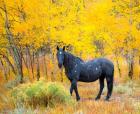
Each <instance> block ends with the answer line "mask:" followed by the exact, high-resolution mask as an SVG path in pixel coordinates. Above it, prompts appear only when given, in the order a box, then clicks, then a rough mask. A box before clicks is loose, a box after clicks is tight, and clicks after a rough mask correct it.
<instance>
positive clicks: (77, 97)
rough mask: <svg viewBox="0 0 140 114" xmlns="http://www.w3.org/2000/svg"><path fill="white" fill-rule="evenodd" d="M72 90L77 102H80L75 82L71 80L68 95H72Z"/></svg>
mask: <svg viewBox="0 0 140 114" xmlns="http://www.w3.org/2000/svg"><path fill="white" fill-rule="evenodd" d="M73 90H74V91H75V94H76V100H77V101H79V100H80V96H79V93H78V89H77V80H75V79H74V80H72V82H71V88H70V93H71V94H72V92H73Z"/></svg>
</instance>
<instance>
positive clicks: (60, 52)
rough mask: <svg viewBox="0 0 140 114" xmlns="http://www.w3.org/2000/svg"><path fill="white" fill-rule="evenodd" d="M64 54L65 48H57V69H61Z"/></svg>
mask: <svg viewBox="0 0 140 114" xmlns="http://www.w3.org/2000/svg"><path fill="white" fill-rule="evenodd" d="M64 52H65V46H64V47H63V48H59V47H58V46H57V61H58V66H59V68H61V67H62V65H63V62H64Z"/></svg>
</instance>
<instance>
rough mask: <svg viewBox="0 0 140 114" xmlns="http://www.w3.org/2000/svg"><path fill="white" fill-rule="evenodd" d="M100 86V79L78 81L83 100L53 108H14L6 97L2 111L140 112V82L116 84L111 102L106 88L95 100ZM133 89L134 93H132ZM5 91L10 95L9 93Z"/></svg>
mask: <svg viewBox="0 0 140 114" xmlns="http://www.w3.org/2000/svg"><path fill="white" fill-rule="evenodd" d="M64 86H65V87H66V88H67V90H69V84H66V83H64ZM98 86H99V85H98V81H97V82H95V83H78V89H79V94H80V96H81V100H80V101H79V102H76V103H75V104H74V105H73V106H69V105H62V104H57V105H56V106H55V107H53V108H50V107H46V108H44V107H37V108H36V109H31V108H29V109H27V108H24V107H22V108H18V109H13V107H12V106H10V105H8V100H9V99H8V97H4V98H5V100H4V99H3V100H2V102H3V103H1V104H2V105H1V112H4V110H5V111H8V112H11V113H13V114H19V113H21V114H140V103H139V102H140V84H135V82H127V83H117V84H115V86H114V91H113V95H112V97H111V99H110V101H109V102H105V101H104V97H105V96H106V88H105V90H104V92H103V95H102V97H101V99H100V100H99V101H95V100H94V98H95V97H96V95H97V93H98V88H99V87H98ZM122 88H123V89H122ZM131 89H132V93H131V94H130V92H131ZM1 91H2V90H1ZM120 91H121V92H120ZM3 93H4V94H7V95H6V96H8V93H5V92H3ZM1 95H2V93H1ZM0 98H1V96H0ZM73 99H75V94H73ZM4 102H5V103H4ZM9 104H10V100H9ZM3 109H4V110H3ZM8 109H9V110H10V111H9V110H8ZM4 114H5V113H4Z"/></svg>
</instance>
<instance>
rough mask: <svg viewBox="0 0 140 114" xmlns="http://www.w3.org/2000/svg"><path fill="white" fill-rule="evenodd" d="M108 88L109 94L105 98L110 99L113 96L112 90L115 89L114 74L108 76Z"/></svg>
mask: <svg viewBox="0 0 140 114" xmlns="http://www.w3.org/2000/svg"><path fill="white" fill-rule="evenodd" d="M106 80H107V88H108V92H107V96H106V98H105V100H107V101H108V100H109V98H110V97H111V94H112V90H113V76H111V77H107V78H106Z"/></svg>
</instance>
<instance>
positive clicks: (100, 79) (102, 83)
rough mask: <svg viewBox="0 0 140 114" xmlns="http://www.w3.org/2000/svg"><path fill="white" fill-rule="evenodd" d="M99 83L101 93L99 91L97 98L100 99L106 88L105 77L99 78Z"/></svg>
mask: <svg viewBox="0 0 140 114" xmlns="http://www.w3.org/2000/svg"><path fill="white" fill-rule="evenodd" d="M99 83H100V90H99V93H98V95H97V97H96V98H95V100H98V99H100V97H101V94H102V91H103V89H104V77H100V78H99Z"/></svg>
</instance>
